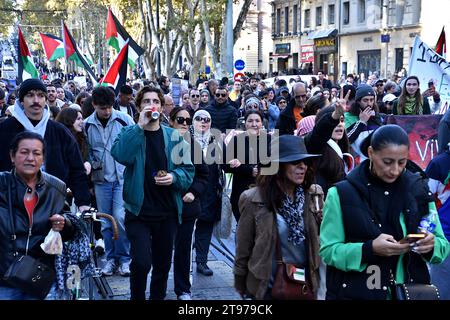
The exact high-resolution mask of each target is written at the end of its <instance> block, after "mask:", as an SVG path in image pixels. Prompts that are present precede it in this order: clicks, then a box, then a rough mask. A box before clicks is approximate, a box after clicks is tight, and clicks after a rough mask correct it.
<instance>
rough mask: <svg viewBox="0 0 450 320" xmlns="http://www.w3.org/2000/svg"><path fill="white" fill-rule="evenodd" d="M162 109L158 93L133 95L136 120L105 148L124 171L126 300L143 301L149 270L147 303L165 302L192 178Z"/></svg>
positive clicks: (183, 146)
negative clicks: (128, 250)
mask: <svg viewBox="0 0 450 320" xmlns="http://www.w3.org/2000/svg"><path fill="white" fill-rule="evenodd" d="M163 104H164V96H163V94H162V92H161V91H160V90H159V89H156V88H151V87H144V88H143V89H142V90H141V91H139V93H138V94H137V96H136V107H137V110H138V112H139V120H138V121H137V124H136V125H134V126H128V127H124V128H123V129H122V131H121V132H120V134H119V136H118V137H117V138H116V140H115V141H114V144H113V146H112V149H111V154H112V156H113V157H114V159H115V160H116V161H117V162H119V163H121V164H123V165H124V166H125V172H124V187H123V199H124V206H125V229H126V232H127V237H128V239H129V240H130V244H131V258H132V260H131V265H130V270H131V277H130V289H131V299H132V300H145V290H146V284H147V275H148V273H149V272H150V268H152V277H151V284H150V299H152V300H162V299H164V298H165V295H166V289H167V278H168V274H169V270H170V266H171V258H172V248H173V239H174V235H175V231H176V226H177V222H178V223H181V212H182V196H183V195H184V194H185V193H186V191H187V190H188V188H189V186H190V185H191V183H192V180H193V177H194V166H193V164H192V162H191V160H190V159H191V156H190V148H189V145H188V144H187V143H186V142H184V140H183V137H180V136H179V135H178V132H177V131H176V130H174V129H171V128H169V127H166V126H163V125H160V114H161V111H162V107H163Z"/></svg>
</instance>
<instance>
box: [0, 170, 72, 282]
mask: <svg viewBox="0 0 450 320" xmlns="http://www.w3.org/2000/svg"><path fill="white" fill-rule="evenodd" d="M8 184H10V185H11V201H12V203H13V205H12V211H13V215H14V218H15V222H14V223H15V224H14V225H15V233H16V237H17V238H16V241H15V242H16V244H15V245H16V248H17V252H18V254H19V255H23V254H25V249H26V244H27V238H28V232H29V227H30V221H29V218H28V213H27V211H26V209H25V206H24V203H23V198H24V196H25V193H26V190H27V185H26V184H25V183H24V182H23V181H22V180H21V179H20V178H19V177H18V176H17V175H16V174H15V173H14V171H12V173H10V172H1V173H0V286H6V284H5V283H3V280H2V279H3V275H4V273H5V271H6V270H7V269H8V267H9V266H10V264H11V263H12V262H13V261H14V259H15V256H14V244H13V241H12V240H11V235H12V227H11V218H10V214H9V206H8V203H9V201H8ZM36 192H37V195H38V202H37V204H36V207H35V209H34V213H33V224H32V227H31V236H30V241H29V245H28V255H30V256H32V257H33V258H36V259H38V260H40V261H41V262H43V263H45V264H46V265H47V266H49V267H51V268H54V257H55V256H53V255H48V254H46V253H44V252H43V251H42V249H41V247H40V244H41V243H43V242H44V239H45V237H46V236H47V234H48V232H49V231H50V229H51V223H50V221H49V217H50V216H51V215H53V214H57V213H58V214H62V210H63V207H64V199H65V195H66V185H65V184H64V182H62V181H61V180H59V179H58V178H56V177H54V176H52V175H49V174H47V173H45V172H41V173H40V179H39V182H38V184H37V185H36ZM73 232H74V230H73V227H71V226H70V225H69V224H65V227H64V230H63V231H62V232H61V236H62V238H63V241H67V240H69V239H71V238H72V236H73Z"/></svg>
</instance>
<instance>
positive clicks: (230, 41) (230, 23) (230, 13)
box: [226, 0, 234, 75]
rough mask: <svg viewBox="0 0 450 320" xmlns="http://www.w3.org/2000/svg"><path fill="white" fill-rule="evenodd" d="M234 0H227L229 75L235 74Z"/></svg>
mask: <svg viewBox="0 0 450 320" xmlns="http://www.w3.org/2000/svg"><path fill="white" fill-rule="evenodd" d="M233 42H234V39H233V0H228V1H227V51H228V52H227V57H226V62H227V67H226V72H227V74H228V75H230V74H233Z"/></svg>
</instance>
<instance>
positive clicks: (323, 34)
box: [308, 29, 338, 40]
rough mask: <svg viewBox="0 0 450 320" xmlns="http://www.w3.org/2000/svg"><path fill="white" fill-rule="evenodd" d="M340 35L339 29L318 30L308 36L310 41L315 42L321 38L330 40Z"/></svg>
mask: <svg viewBox="0 0 450 320" xmlns="http://www.w3.org/2000/svg"><path fill="white" fill-rule="evenodd" d="M337 33H338V30H337V29H325V30H317V31H314V32H312V33H310V34H308V39H310V40H314V39H320V38H329V37H335V36H336V35H337Z"/></svg>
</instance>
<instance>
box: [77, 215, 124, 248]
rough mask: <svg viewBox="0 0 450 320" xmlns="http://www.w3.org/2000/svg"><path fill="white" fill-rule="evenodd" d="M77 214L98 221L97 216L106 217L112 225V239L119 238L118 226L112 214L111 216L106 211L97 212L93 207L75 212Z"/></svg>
mask: <svg viewBox="0 0 450 320" xmlns="http://www.w3.org/2000/svg"><path fill="white" fill-rule="evenodd" d="M77 215H78V216H80V217H81V218H82V219H85V220H92V221H99V220H98V219H97V217H100V218H105V219H108V220H109V221H111V224H112V227H113V240H117V239H119V228H118V227H117V222H116V219H114V217H113V216H111V215H109V214H107V213H102V212H98V211H97V210H96V209H94V208H91V209H89V210H85V211H83V212H81V213H77Z"/></svg>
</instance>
